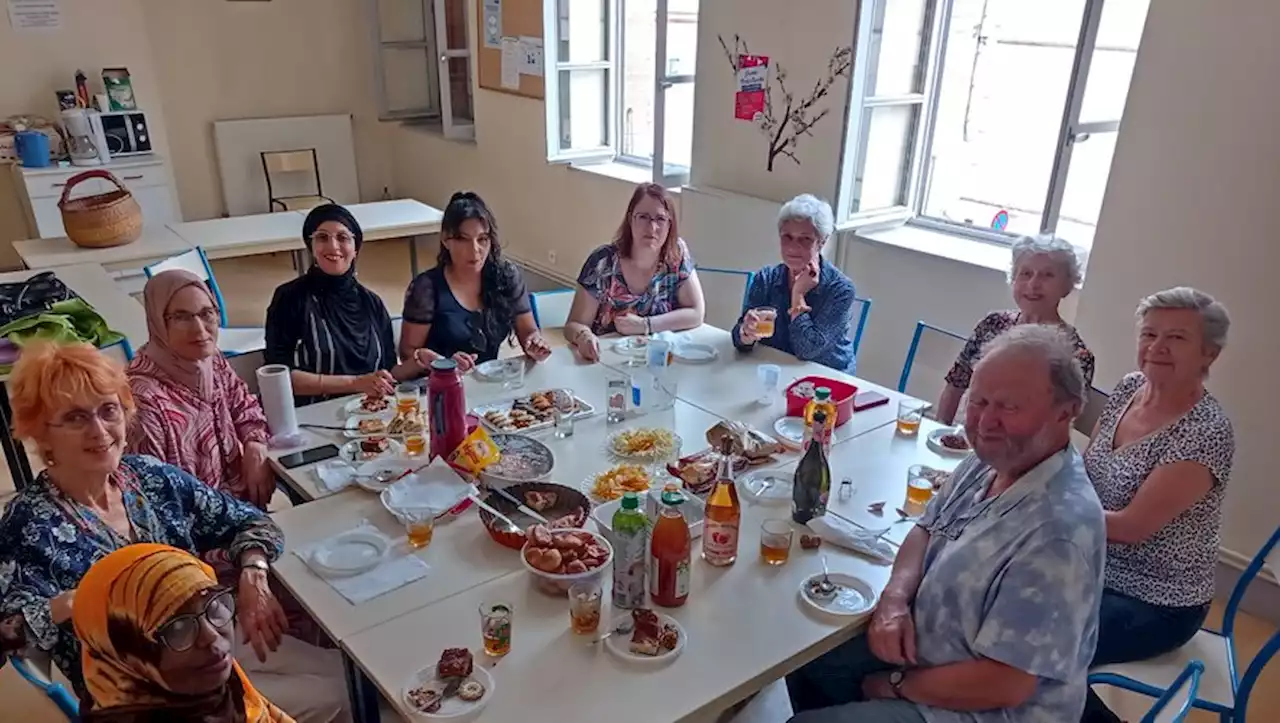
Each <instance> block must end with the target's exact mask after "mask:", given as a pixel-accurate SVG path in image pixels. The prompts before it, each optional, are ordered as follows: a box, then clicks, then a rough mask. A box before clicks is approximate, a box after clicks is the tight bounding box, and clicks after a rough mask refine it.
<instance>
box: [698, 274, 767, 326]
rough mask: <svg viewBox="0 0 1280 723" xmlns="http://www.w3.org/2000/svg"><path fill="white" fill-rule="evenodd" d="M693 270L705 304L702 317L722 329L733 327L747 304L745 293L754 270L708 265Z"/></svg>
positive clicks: (747, 290)
mask: <svg viewBox="0 0 1280 723" xmlns="http://www.w3.org/2000/svg"><path fill="white" fill-rule="evenodd" d="M696 270H697V272H698V281H699V282H700V283H701V284H702V298H703V301H704V302H705V304H706V312H707V313H706V316H705V317H704V321H705V322H706V323H708V324H710V325H712V326H717V327H719V328H721V329H732V328H733V327H734V325H735V324H737V323H738V318H739V317H740V316H742V310H743V309H745V308H746V307H747V294H748V292H750V290H751V281H752V279H754V278H755V277H756V275H755V273H754V272H751V271H738V270H737V269H717V268H714V267H711V266H698V267H696Z"/></svg>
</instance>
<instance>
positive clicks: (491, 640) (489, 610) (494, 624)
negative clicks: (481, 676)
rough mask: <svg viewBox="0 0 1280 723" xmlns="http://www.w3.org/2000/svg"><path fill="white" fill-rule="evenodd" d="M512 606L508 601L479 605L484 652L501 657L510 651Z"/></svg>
mask: <svg viewBox="0 0 1280 723" xmlns="http://www.w3.org/2000/svg"><path fill="white" fill-rule="evenodd" d="M513 614H514V612H513V608H512V607H511V605H510V604H509V603H504V602H494V603H482V604H481V605H480V635H481V636H482V637H483V638H484V652H485V654H486V655H489V656H491V657H494V658H501V657H502V656H504V655H506V654H507V653H510V652H511V618H512V616H513Z"/></svg>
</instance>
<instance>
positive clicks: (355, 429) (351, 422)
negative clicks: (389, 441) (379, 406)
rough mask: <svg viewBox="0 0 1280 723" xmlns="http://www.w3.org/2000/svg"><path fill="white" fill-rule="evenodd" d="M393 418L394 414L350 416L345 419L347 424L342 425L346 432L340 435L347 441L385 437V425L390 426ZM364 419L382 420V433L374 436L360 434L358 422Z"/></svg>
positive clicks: (380, 413) (381, 413)
mask: <svg viewBox="0 0 1280 723" xmlns="http://www.w3.org/2000/svg"><path fill="white" fill-rule="evenodd" d="M394 418H395V415H394V414H388V413H386V412H379V413H377V414H352V415H350V416H348V417H347V423H346V425H344V426H346V428H347V431H345V432H343V433H342V434H343V435H345V436H346V438H347V439H364V438H365V437H385V436H387V431H386V425H388V424H390V423H391V420H392V419H394ZM366 419H380V420H382V424H383V427H382V431H381V432H377V433H374V434H364V433H362V432H361V431H360V422H362V421H364V420H366Z"/></svg>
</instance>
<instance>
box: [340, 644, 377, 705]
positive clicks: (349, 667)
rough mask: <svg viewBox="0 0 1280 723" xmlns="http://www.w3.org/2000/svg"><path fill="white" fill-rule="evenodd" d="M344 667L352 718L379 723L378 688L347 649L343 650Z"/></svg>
mask: <svg viewBox="0 0 1280 723" xmlns="http://www.w3.org/2000/svg"><path fill="white" fill-rule="evenodd" d="M342 667H343V669H344V670H345V671H346V675H347V692H348V693H349V694H350V696H351V719H352V720H353V721H354V722H355V723H379V722H380V720H381V714H380V713H379V712H378V701H379V699H380V696H379V695H378V689H377V688H376V687H375V686H374V685H373V681H371V680H369V677H368V676H366V675H365V674H364V671H363V670H360V666H358V665H356V663H355V661H354V660H352V659H351V656H350V655H347V651H345V650H344V651H342Z"/></svg>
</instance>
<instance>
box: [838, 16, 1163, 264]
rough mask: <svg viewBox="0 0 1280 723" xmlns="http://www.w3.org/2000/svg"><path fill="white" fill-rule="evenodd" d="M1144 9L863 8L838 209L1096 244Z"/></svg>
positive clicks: (990, 234)
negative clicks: (840, 205)
mask: <svg viewBox="0 0 1280 723" xmlns="http://www.w3.org/2000/svg"><path fill="white" fill-rule="evenodd" d="M1149 4H1150V0H1054V2H1027V1H1026V0H869V1H868V2H866V3H864V5H863V14H862V17H861V18H860V20H859V30H858V45H857V48H858V50H857V57H856V58H855V62H854V67H855V68H863V69H865V70H864V71H863V72H862V73H859V74H858V75H856V76H855V77H854V86H853V94H854V95H853V97H854V98H855V100H856V101H858V102H855V103H853V104H851V111H850V117H849V130H848V135H847V137H846V141H845V143H846V145H845V147H846V149H847V150H846V153H845V164H846V165H845V169H844V173H843V177H842V182H841V203H842V205H843V208H845V209H846V213H847V214H848V217H849V218H850V219H852V220H855V221H857V220H866V221H877V220H889V219H895V218H906V219H908V222H909V223H912V224H918V225H921V226H926V227H933V228H938V229H942V230H948V231H957V232H960V233H963V234H965V235H970V236H975V237H979V238H984V239H989V240H997V241H1007V240H1008V239H1009V238H1010V237H1011V236H1017V235H1022V234H1034V233H1037V232H1041V231H1047V232H1051V233H1056V234H1057V235H1059V236H1061V237H1063V238H1065V239H1067V240H1068V241H1070V242H1072V243H1073V244H1075V245H1077V246H1080V247H1082V248H1088V247H1090V246H1092V244H1093V235H1094V230H1095V228H1096V226H1097V222H1098V214H1099V211H1100V210H1101V207H1102V196H1103V193H1104V191H1105V189H1106V185H1107V176H1108V174H1109V173H1110V169H1111V158H1112V155H1113V153H1114V151H1115V141H1116V134H1117V131H1118V130H1119V128H1120V120H1121V116H1122V115H1123V112H1124V105H1125V100H1126V98H1127V96H1128V92H1129V80H1130V78H1131V77H1132V75H1133V64H1134V59H1135V57H1136V55H1137V50H1138V44H1139V41H1140V40H1141V37H1142V28H1143V25H1144V24H1145V22H1146V17H1147V7H1148V5H1149Z"/></svg>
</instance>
